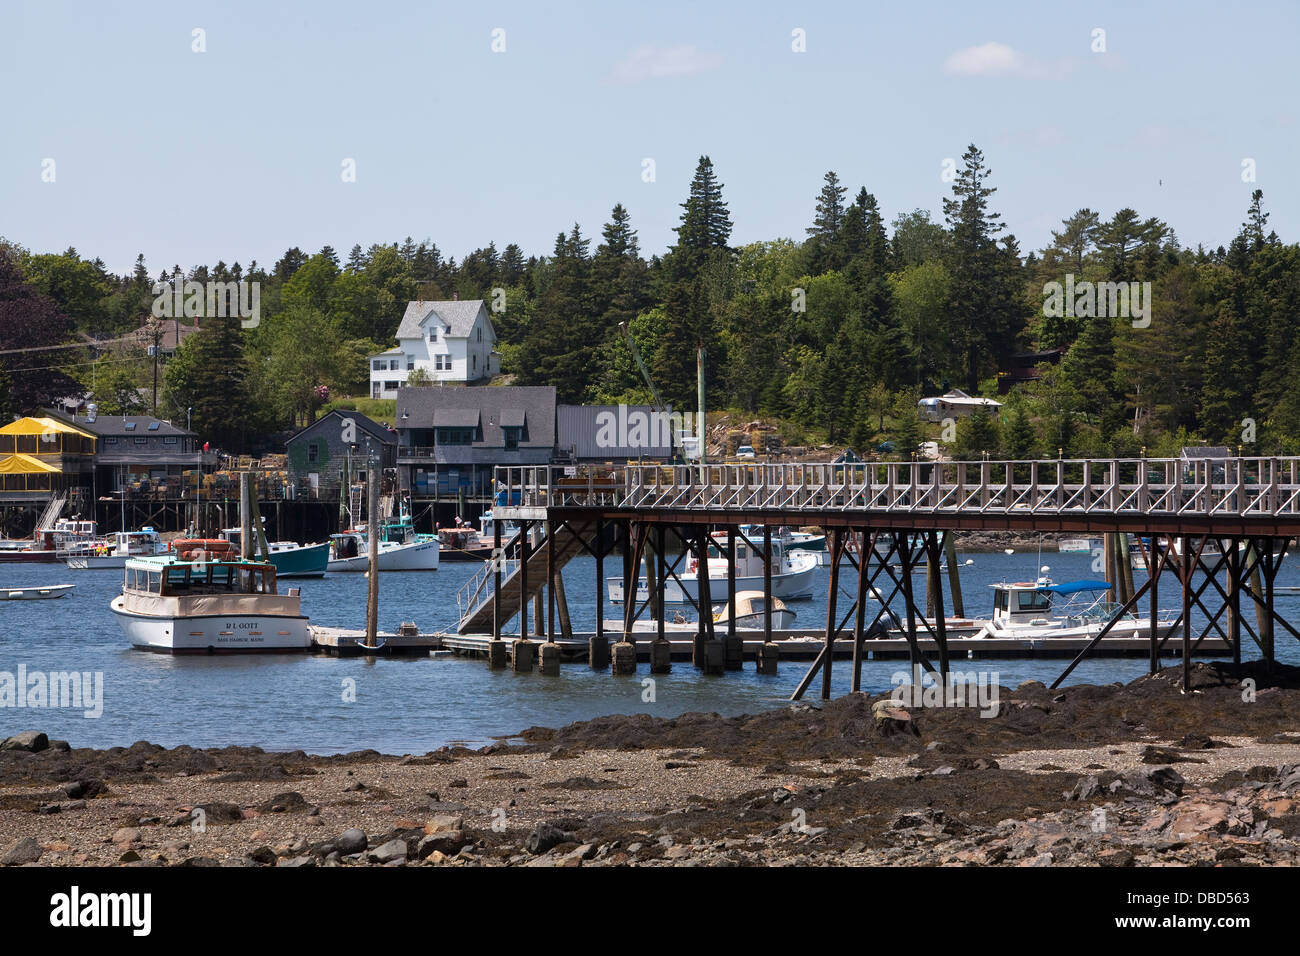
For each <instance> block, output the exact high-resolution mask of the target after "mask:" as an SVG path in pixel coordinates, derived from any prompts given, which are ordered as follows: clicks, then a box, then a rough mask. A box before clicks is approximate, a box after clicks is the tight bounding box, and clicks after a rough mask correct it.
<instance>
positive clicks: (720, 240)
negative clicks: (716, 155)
mask: <svg viewBox="0 0 1300 956" xmlns="http://www.w3.org/2000/svg"><path fill="white" fill-rule="evenodd" d="M681 205H682V218H681V223H680V224H679V225H678V226H677V227H676V232H677V245H676V246H674V247H673V252H674V258H675V259H678V260H680V261H681V265H682V266H683V267H686V268H688V269H691V268H694V267H697V266H698V264H699V262H700V259H701V255H700V254H702V253H706V252H708V251H710V250H714V249H726V248H727V242H728V241H729V240H730V239H731V213H730V212H728V211H727V204H726V203H725V202H724V201H723V199H722V183H720V182H718V177H717V174H716V173H715V172H714V171H713V161H712V160H711V159H709V157H708V156H701V157H700V162H699V165H698V166H696V168H695V176H694V177H693V178H692V179H691V193H690V196H689V197H688V198H687V200H686V202H684V203H682V204H681ZM683 254H684V255H683Z"/></svg>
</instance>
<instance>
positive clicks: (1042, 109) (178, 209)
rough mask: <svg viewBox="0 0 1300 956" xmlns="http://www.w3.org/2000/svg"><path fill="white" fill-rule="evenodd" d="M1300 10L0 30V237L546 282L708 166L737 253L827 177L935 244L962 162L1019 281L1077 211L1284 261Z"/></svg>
mask: <svg viewBox="0 0 1300 956" xmlns="http://www.w3.org/2000/svg"><path fill="white" fill-rule="evenodd" d="M988 7H993V8H994V9H992V10H990V9H986V8H988ZM1298 11H1300V4H1295V3H1294V2H1281V3H1259V4H1250V5H1247V6H1246V7H1244V8H1243V7H1238V6H1235V5H1229V4H1221V3H1200V2H1190V3H1173V2H1171V3H1116V4H1111V3H1097V2H1092V3H1042V2H1031V3H1005V4H996V5H992V4H979V5H975V4H957V3H951V4H949V3H933V2H931V3H916V2H913V3H903V4H900V3H887V4H885V3H872V4H861V3H825V4H804V3H790V2H785V3H761V2H760V3H756V2H743V3H742V2H728V3H712V4H707V5H706V4H700V3H689V2H687V3H677V2H654V3H644V2H637V3H594V2H592V3H554V4H546V5H542V4H532V3H519V4H515V3H478V4H444V3H433V2H426V3H398V2H383V0H376V2H372V3H368V4H361V3H356V2H337V0H317V2H311V3H238V2H237V3H220V4H218V3H197V2H193V3H186V2H174V3H152V2H127V0H98V2H93V3H92V2H70V0H66V2H65V0H38V2H18V3H15V2H13V0H0V80H2V81H3V83H4V90H5V94H4V97H3V103H4V106H3V122H2V125H0V128H2V129H3V148H2V149H0V236H4V237H5V238H7V239H9V240H11V241H15V242H18V243H21V244H22V245H24V246H27V247H28V248H30V249H32V250H34V251H41V252H45V251H61V250H63V249H65V248H67V247H68V246H75V247H76V248H77V249H78V251H79V252H81V253H82V254H83V255H85V256H88V257H93V256H100V257H102V258H103V259H104V260H105V262H106V263H107V265H108V266H109V268H111V269H113V270H115V271H126V270H128V269H129V268H130V267H131V265H132V263H133V262H134V259H135V256H136V253H137V252H143V253H144V254H145V257H146V260H147V262H148V265H149V268H150V272H151V273H152V274H155V275H156V274H157V273H158V271H159V270H160V269H161V268H164V267H170V266H171V265H172V264H173V263H179V264H181V265H182V266H184V267H186V268H188V267H190V266H192V265H194V264H196V263H208V264H212V263H215V262H216V261H217V260H219V259H222V260H225V261H226V262H227V263H230V262H234V261H239V262H241V263H243V264H244V265H247V264H248V263H249V261H250V260H253V259H256V260H258V261H259V262H260V263H262V264H264V265H267V266H269V265H270V264H271V263H273V262H274V261H275V259H277V258H278V257H279V256H280V255H281V254H282V253H283V252H284V250H285V249H286V248H288V247H290V246H294V245H297V246H300V247H301V248H303V249H304V250H306V251H308V252H315V251H317V250H319V249H320V248H321V247H322V246H323V245H326V244H330V245H333V246H334V247H335V248H336V249H337V250H339V252H340V254H341V255H346V253H347V250H348V249H349V248H350V247H351V246H352V244H353V243H355V242H360V243H361V244H362V245H363V246H368V245H369V244H371V243H374V242H391V241H394V240H401V239H402V238H404V237H406V236H408V235H410V236H413V237H414V238H415V239H416V240H420V239H424V238H426V237H428V238H431V239H432V240H433V241H434V242H436V243H437V244H438V245H439V247H440V248H441V249H442V250H443V252H444V254H445V255H452V256H455V257H456V258H457V259H459V258H460V257H462V256H463V255H464V254H465V253H467V252H469V251H471V250H473V249H474V248H476V247H478V246H481V245H486V244H487V243H488V242H489V241H491V240H495V241H496V243H497V247H498V249H500V248H504V246H505V245H506V243H509V242H517V243H519V244H520V245H521V246H522V247H523V248H524V250H525V252H526V253H534V254H548V253H549V252H550V250H551V247H552V245H553V242H554V237H555V234H556V233H557V232H559V231H561V230H567V229H568V228H569V227H570V226H571V225H572V224H573V222H574V221H575V220H576V221H577V222H579V223H580V224H581V226H582V228H583V231H584V232H585V233H586V234H588V235H596V234H597V233H598V232H599V229H600V226H601V225H602V224H603V223H604V222H605V221H606V220H607V218H608V214H609V210H610V208H611V207H612V206H613V205H614V203H616V202H622V203H623V204H624V205H625V206H627V208H628V209H629V211H630V212H631V214H632V221H633V224H634V226H635V227H636V228H637V229H638V231H639V233H640V236H641V241H642V248H643V250H644V251H645V252H646V253H647V254H649V253H655V252H661V251H662V250H663V249H664V248H666V246H667V245H668V244H669V243H670V242H671V241H672V240H673V233H672V227H673V225H675V224H676V222H677V217H678V215H679V213H680V209H679V205H678V204H679V203H681V202H682V201H683V200H684V199H685V197H686V192H687V187H688V184H689V181H690V177H691V174H692V172H693V170H694V166H695V162H696V159H697V158H698V157H699V156H700V155H701V154H702V153H707V154H709V155H710V156H711V157H712V159H713V161H714V164H715V166H716V168H717V171H718V174H719V177H720V179H721V181H722V182H723V183H724V184H725V190H724V193H725V197H726V199H727V201H728V203H729V205H730V208H731V211H732V218H733V221H734V223H735V231H734V233H733V242H735V243H744V242H751V241H755V240H761V239H772V238H776V237H781V236H792V237H796V238H801V237H802V236H803V230H804V228H805V227H806V226H807V225H808V224H809V223H810V221H811V219H812V215H813V206H814V203H815V197H816V193H817V191H818V189H819V188H820V185H821V179H822V175H823V174H824V173H825V172H826V170H828V169H834V170H835V171H836V172H838V173H839V175H840V178H841V179H842V180H843V181H844V183H845V184H846V185H848V186H849V187H850V190H851V193H852V192H856V190H857V188H858V187H859V186H860V185H864V186H866V187H867V189H869V190H870V191H871V192H873V193H875V195H876V196H877V198H878V199H879V201H880V204H881V207H882V209H883V211H884V213H885V216H886V218H887V219H892V218H893V217H894V216H895V215H897V214H898V213H899V212H904V211H908V210H911V209H913V208H916V207H921V208H927V209H930V210H931V211H932V214H933V215H934V216H935V217H936V218H938V217H939V216H940V215H941V208H942V207H941V200H942V198H943V196H944V195H946V194H947V192H948V188H949V187H948V185H947V184H946V183H944V182H943V181H941V178H940V175H941V172H942V167H943V161H944V159H945V158H949V157H951V158H957V157H960V155H961V153H962V151H963V149H964V148H965V147H966V145H967V144H968V143H971V142H974V143H976V144H977V145H978V146H980V148H981V149H983V150H984V153H985V156H986V157H987V160H988V164H989V166H990V167H991V169H992V170H993V174H994V178H993V182H994V184H995V185H996V186H997V187H998V190H999V191H998V193H997V195H996V196H995V197H994V200H993V205H994V208H995V209H997V210H998V211H1000V212H1001V213H1002V214H1003V217H1004V220H1005V221H1006V222H1007V224H1008V226H1009V227H1010V229H1011V231H1013V232H1014V233H1015V234H1016V235H1017V236H1018V237H1019V238H1020V240H1021V246H1022V250H1024V251H1028V250H1029V249H1031V248H1034V249H1036V248H1041V247H1042V246H1043V245H1045V244H1046V243H1047V242H1048V241H1049V239H1050V230H1051V229H1052V228H1053V227H1055V226H1058V225H1059V221H1060V220H1061V219H1062V218H1063V217H1065V216H1068V215H1069V214H1070V213H1072V212H1073V211H1074V210H1076V209H1078V208H1080V207H1082V206H1089V207H1091V208H1092V209H1094V210H1098V211H1099V212H1101V213H1102V215H1103V216H1109V215H1111V214H1112V213H1113V212H1114V211H1115V210H1116V209H1119V208H1122V207H1124V206H1132V207H1133V208H1135V209H1137V211H1138V212H1139V213H1140V214H1141V215H1142V216H1144V217H1145V216H1153V215H1154V216H1159V217H1161V218H1162V219H1165V220H1166V221H1168V222H1169V223H1170V224H1171V225H1172V226H1173V227H1174V229H1175V230H1176V232H1177V234H1178V237H1179V239H1180V240H1181V241H1182V242H1183V244H1184V245H1190V246H1194V245H1196V244H1197V243H1198V242H1203V243H1206V244H1207V245H1219V244H1224V245H1226V244H1227V242H1228V241H1229V240H1230V239H1231V238H1232V236H1233V235H1235V233H1236V232H1237V229H1238V226H1239V224H1240V223H1241V221H1242V220H1243V218H1244V217H1245V209H1246V206H1247V203H1248V201H1249V195H1250V191H1251V190H1252V189H1254V188H1261V189H1263V190H1264V198H1265V206H1266V208H1267V210H1269V211H1270V212H1271V214H1272V218H1271V219H1270V223H1269V224H1270V226H1271V227H1273V228H1274V229H1276V230H1277V232H1278V233H1279V235H1281V236H1282V238H1283V239H1284V240H1287V241H1296V240H1297V239H1300V222H1298V221H1297V220H1298V219H1300V186H1297V177H1296V175H1295V173H1296V172H1297V169H1296V163H1297V161H1300V148H1298V147H1300V104H1298V103H1297V102H1296V98H1295V97H1296V89H1297V87H1300V83H1297V69H1296V59H1297V55H1296V45H1297V40H1300V29H1297V28H1298V27H1300V12H1298ZM196 27H197V28H201V29H202V30H204V31H205V40H206V52H203V53H195V52H193V51H192V45H193V42H194V41H193V38H192V31H193V30H194V29H195V28H196ZM497 28H500V29H503V30H504V31H505V52H502V53H494V52H493V51H492V42H493V36H492V31H493V30H494V29H497ZM796 28H797V29H801V30H803V31H805V36H806V52H802V53H796V52H794V51H793V50H792V48H791V46H792V31H793V30H795V29H796ZM1096 28H1101V29H1104V30H1105V31H1106V33H1105V45H1106V52H1104V53H1094V52H1093V51H1092V49H1091V48H1092V46H1093V44H1094V39H1093V31H1094V29H1096ZM348 158H351V159H354V160H355V162H356V181H355V182H351V183H345V182H343V181H342V178H341V175H340V174H341V172H342V163H343V161H344V160H345V159H348ZM647 158H650V159H653V160H654V163H655V181H654V182H644V181H643V179H642V168H643V160H645V159H647ZM1247 158H1250V159H1253V160H1254V161H1255V164H1256V165H1255V169H1256V176H1257V182H1254V183H1247V182H1243V181H1242V166H1241V164H1242V161H1243V159H1247ZM46 159H53V160H54V162H55V165H54V171H55V181H54V182H52V183H51V182H43V181H42V168H43V167H42V164H43V161H44V160H46Z"/></svg>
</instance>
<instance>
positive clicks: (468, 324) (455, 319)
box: [397, 299, 496, 339]
mask: <svg viewBox="0 0 1300 956" xmlns="http://www.w3.org/2000/svg"><path fill="white" fill-rule="evenodd" d="M483 308H484V305H483V300H482V299H447V300H444V301H440V302H432V301H428V300H417V301H415V302H408V303H407V304H406V314H405V315H403V316H402V323H401V325H399V326H398V327H397V338H399V339H419V338H423V337H424V335H425V331H426V329H427V327H428V326H427V323H426V321H425V320H427V319H428V318H429V317H430V316H431V315H436V316H437V317H438V318H439V319H441V320H442V324H443V326H444V327H446V328H449V329H451V331H450V332H448V333H447V334H448V336H450V337H451V338H454V339H465V338H469V333H470V329H472V328H473V327H474V320H475V319H477V318H478V314H479V311H480V310H482V309H483ZM491 328H492V323H491V322H489V323H488V329H489V330H491ZM492 337H493V339H495V338H496V333H495V332H493V333H492Z"/></svg>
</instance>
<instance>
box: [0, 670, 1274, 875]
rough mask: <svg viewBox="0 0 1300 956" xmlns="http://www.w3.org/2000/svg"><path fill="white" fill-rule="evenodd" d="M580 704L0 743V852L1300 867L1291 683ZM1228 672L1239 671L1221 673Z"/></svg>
mask: <svg viewBox="0 0 1300 956" xmlns="http://www.w3.org/2000/svg"><path fill="white" fill-rule="evenodd" d="M1193 673H1194V681H1193V688H1192V692H1191V693H1189V694H1184V693H1182V691H1181V689H1180V687H1179V678H1180V676H1181V675H1180V672H1179V671H1178V670H1168V671H1162V672H1160V673H1158V674H1155V675H1153V676H1150V677H1144V678H1141V679H1139V680H1136V681H1134V682H1132V683H1130V684H1128V685H1120V684H1113V685H1106V686H1090V685H1081V686H1074V687H1069V688H1064V689H1061V690H1058V691H1052V690H1049V689H1047V688H1046V687H1044V686H1043V685H1042V684H1039V683H1036V682H1027V683H1026V684H1023V685H1021V686H1020V687H1019V688H1016V689H1014V690H1013V689H1009V688H1002V689H1001V694H1000V701H999V709H998V714H997V716H995V717H988V718H982V717H980V716H979V712H978V710H977V709H975V708H966V707H947V708H924V709H914V710H912V711H906V710H903V709H901V708H900V707H899V706H898V705H896V704H895V703H894V702H892V701H890V700H889V699H888V698H887V697H876V698H871V697H867V696H865V695H848V696H846V697H843V698H840V699H837V700H834V701H831V702H829V703H825V704H820V703H819V704H799V705H794V706H790V707H783V708H779V709H774V710H770V711H764V712H761V713H758V714H755V715H750V716H742V717H731V718H724V717H719V716H717V715H712V714H687V715H683V716H681V717H678V718H674V719H662V718H653V717H649V716H645V715H638V716H631V717H627V716H625V717H603V718H599V719H596V720H592V721H585V722H582V723H576V724H572V725H570V726H567V727H563V728H559V729H544V728H531V729H529V730H526V731H523V732H522V733H521V734H520V735H518V736H517V737H514V738H511V739H510V740H508V741H502V742H500V743H497V744H493V745H491V746H488V747H484V748H482V749H480V750H473V751H472V750H468V749H465V748H443V749H441V750H438V751H434V752H432V753H427V754H423V755H419V756H413V755H408V756H388V755H382V754H379V753H376V752H374V751H361V752H357V753H349V754H344V755H340V756H329V757H321V756H311V755H308V754H305V753H302V752H293V753H266V752H263V751H261V750H259V749H257V748H249V747H227V748H221V749H210V750H197V749H193V748H189V747H176V748H173V749H164V748H162V747H158V746H155V745H152V744H149V743H144V742H140V743H136V744H133V745H132V746H130V747H126V748H121V747H116V748H111V749H107V750H90V749H81V748H76V747H72V746H67V745H64V744H62V743H59V742H54V743H51V742H50V741H48V740H47V739H46V738H45V735H43V734H40V733H39V732H29V733H26V734H21V735H18V736H16V737H11V738H9V739H8V740H6V741H5V742H4V743H3V745H0V864H3V865H6V866H20V865H38V866H78V865H130V866H428V865H444V866H519V865H523V866H609V865H620V864H626V865H651V866H657V865H687V866H695V865H706V866H732V865H790V864H796V865H799V864H811V865H828V864H866V865H872V864H876V865H880V864H888V865H895V866H896V865H907V864H921V865H925V864H947V865H1004V866H1054V865H1088V866H1092V865H1097V866H1131V865H1139V866H1141V865H1168V864H1173V865H1199V864H1228V865H1251V864H1256V865H1271V864H1294V863H1298V862H1300V672H1298V671H1297V670H1296V669H1293V668H1285V667H1275V668H1274V670H1273V671H1272V673H1267V672H1265V671H1264V669H1263V668H1262V667H1260V666H1258V665H1247V666H1245V667H1243V668H1241V669H1240V670H1234V669H1233V668H1231V666H1229V665H1223V664H1202V665H1198V666H1197V667H1196V668H1195V669H1194V672H1193ZM1243 681H1244V682H1245V684H1244V685H1243Z"/></svg>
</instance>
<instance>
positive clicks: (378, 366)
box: [371, 359, 384, 372]
mask: <svg viewBox="0 0 1300 956" xmlns="http://www.w3.org/2000/svg"><path fill="white" fill-rule="evenodd" d="M371 364H373V365H374V367H375V371H376V372H382V371H383V370H384V360H383V359H375V360H374V362H373V363H371Z"/></svg>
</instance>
